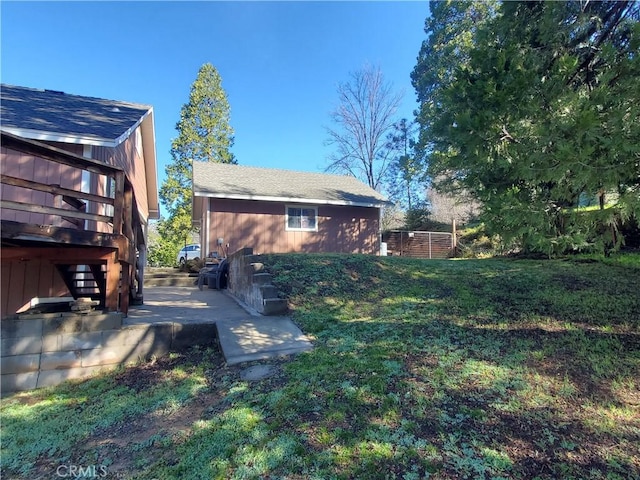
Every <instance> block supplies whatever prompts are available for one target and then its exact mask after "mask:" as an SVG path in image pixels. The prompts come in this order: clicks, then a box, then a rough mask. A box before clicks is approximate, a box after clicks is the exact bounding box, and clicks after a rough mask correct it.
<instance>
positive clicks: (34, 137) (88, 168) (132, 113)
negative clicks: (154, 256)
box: [0, 85, 159, 317]
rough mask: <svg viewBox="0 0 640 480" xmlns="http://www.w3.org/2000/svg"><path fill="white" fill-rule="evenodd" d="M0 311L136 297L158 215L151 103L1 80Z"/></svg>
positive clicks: (112, 304)
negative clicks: (55, 301)
mask: <svg viewBox="0 0 640 480" xmlns="http://www.w3.org/2000/svg"><path fill="white" fill-rule="evenodd" d="M0 95H1V105H0V106H1V111H0V118H1V130H2V141H1V152H0V173H1V174H2V177H1V181H2V191H1V195H0V196H1V202H2V203H1V207H2V210H1V212H0V217H1V221H2V225H1V228H2V230H1V234H2V250H1V254H0V255H1V257H0V260H1V267H2V270H1V294H2V299H1V305H0V306H1V309H2V310H1V315H2V317H5V316H7V315H12V314H15V313H19V312H23V311H26V310H28V309H30V308H32V307H33V306H34V305H36V304H37V303H38V302H40V301H41V299H51V298H52V297H53V298H57V297H73V298H75V299H78V298H80V297H90V298H92V299H94V300H95V301H97V302H99V305H100V307H102V308H103V309H106V310H111V311H121V312H123V313H125V314H126V312H127V310H128V306H129V302H130V300H131V299H133V300H134V301H138V302H139V301H141V298H142V287H143V278H144V264H145V256H146V238H147V225H148V222H149V220H150V219H153V218H158V214H159V209H158V188H157V174H156V152H155V133H154V123H153V108H152V107H150V106H148V105H139V104H134V103H127V102H121V101H113V100H104V99H99V98H92V97H84V96H78V95H69V94H66V93H62V92H58V91H52V90H38V89H32V88H24V87H17V86H11V85H2V86H1V87H0Z"/></svg>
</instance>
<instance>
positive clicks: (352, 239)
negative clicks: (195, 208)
mask: <svg viewBox="0 0 640 480" xmlns="http://www.w3.org/2000/svg"><path fill="white" fill-rule="evenodd" d="M209 206H210V207H209V209H210V216H209V245H208V246H206V247H207V248H205V251H207V252H210V251H219V249H218V246H217V239H218V238H219V237H222V238H223V239H224V243H225V244H227V243H228V244H229V245H230V246H229V250H230V253H231V252H234V251H236V250H239V249H241V248H243V247H252V248H253V249H254V252H256V253H285V252H308V253H318V252H342V253H367V254H377V253H378V251H379V248H380V242H379V234H378V231H379V211H378V209H377V208H365V207H348V206H327V205H320V206H318V231H317V232H300V231H287V230H286V228H285V218H286V217H285V209H286V204H285V203H279V202H260V201H251V200H228V199H211V200H210V201H209ZM202 228H206V222H203V224H202Z"/></svg>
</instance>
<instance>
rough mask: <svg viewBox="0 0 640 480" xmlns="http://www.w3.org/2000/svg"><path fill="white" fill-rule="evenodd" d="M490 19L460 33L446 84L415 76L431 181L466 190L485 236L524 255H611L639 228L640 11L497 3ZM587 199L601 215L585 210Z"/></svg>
mask: <svg viewBox="0 0 640 480" xmlns="http://www.w3.org/2000/svg"><path fill="white" fill-rule="evenodd" d="M439 7H440V8H441V9H442V11H447V10H448V9H453V10H454V11H456V10H457V9H459V8H460V5H459V4H458V3H456V2H454V3H451V4H449V3H442V4H439ZM434 11H438V10H436V9H434ZM441 13H442V12H441ZM496 13H497V15H489V17H488V18H487V19H486V20H485V21H484V22H483V23H481V24H480V26H476V27H474V28H473V29H471V30H469V26H468V25H466V26H463V25H462V24H461V23H458V27H459V28H462V29H465V30H466V31H468V32H470V35H471V36H470V38H471V42H470V45H469V46H468V48H467V49H466V54H465V58H464V61H461V62H460V63H459V64H458V65H455V66H452V65H448V66H449V67H451V69H450V70H449V71H448V73H447V75H446V76H445V77H444V80H443V81H440V82H439V81H438V79H437V77H434V73H433V71H432V70H433V68H435V67H438V66H439V65H438V64H437V62H436V63H434V64H429V62H432V63H433V60H426V57H424V56H423V55H421V58H423V59H424V61H423V63H419V67H420V68H418V67H416V70H414V85H415V86H416V88H417V89H418V91H419V92H421V93H419V96H420V95H422V97H421V99H422V102H423V104H422V106H423V107H424V108H422V109H421V111H420V116H419V117H418V121H419V122H420V124H421V126H422V128H423V131H422V137H421V138H422V139H426V140H425V142H427V141H428V145H427V144H426V143H425V142H423V143H422V144H421V146H423V148H424V147H426V148H427V150H428V157H429V162H430V165H429V169H430V173H431V175H432V176H433V177H435V178H443V179H446V181H445V182H442V183H445V184H448V185H449V186H450V187H454V188H455V187H458V188H466V189H468V191H469V192H470V193H472V194H473V195H475V196H476V197H477V198H478V199H480V200H481V202H482V204H483V209H484V212H483V217H484V219H485V221H486V222H487V226H488V227H489V229H490V231H493V232H496V233H500V234H501V235H502V236H503V237H504V238H505V239H507V240H513V241H514V242H516V244H518V245H520V246H521V247H522V248H523V249H524V250H528V251H536V252H544V253H546V254H548V255H553V254H558V253H564V252H567V251H575V250H600V251H603V250H609V249H616V248H618V247H619V246H620V244H621V242H622V238H621V235H620V228H621V227H622V226H624V225H625V224H628V223H629V222H631V221H632V220H633V218H634V217H635V218H638V217H639V216H640V162H639V161H638V159H639V158H640V129H639V128H638V124H639V123H640V83H639V80H638V79H639V78H640V63H639V61H640V58H639V56H638V51H639V49H638V47H639V46H640V28H639V27H638V16H639V14H640V6H639V5H638V4H635V3H633V2H614V1H610V2H575V1H569V2H517V3H516V2H504V3H502V4H501V5H500V7H499V9H498V11H497V12H496ZM443 18H446V15H441V16H440V20H442V19H443ZM432 26H433V27H436V26H437V25H436V24H434V23H432ZM439 28H444V27H442V26H440V27H439ZM446 28H447V29H450V28H453V29H454V30H455V27H451V26H448V27H446ZM434 38H437V36H436V37H434ZM428 42H429V41H428ZM425 62H426V65H425ZM425 72H431V73H428V74H427V73H425ZM434 78H435V79H434ZM425 79H427V80H425ZM425 82H426V84H425ZM434 82H435V83H434ZM426 85H428V88H427V86H426ZM588 198H597V199H598V201H597V202H596V203H597V205H598V208H596V209H595V210H585V209H581V208H580V207H581V204H582V203H583V202H584V200H585V199H588Z"/></svg>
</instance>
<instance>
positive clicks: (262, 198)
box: [193, 191, 386, 208]
mask: <svg viewBox="0 0 640 480" xmlns="http://www.w3.org/2000/svg"><path fill="white" fill-rule="evenodd" d="M193 196H194V198H195V197H207V198H220V199H228V200H256V201H262V202H286V203H307V204H313V205H338V206H344V207H369V208H382V207H383V206H384V205H385V204H386V202H384V201H377V202H351V201H348V200H331V199H319V198H296V197H277V196H268V195H251V194H232V193H216V192H201V191H194V192H193Z"/></svg>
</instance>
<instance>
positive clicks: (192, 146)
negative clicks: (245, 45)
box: [158, 63, 236, 251]
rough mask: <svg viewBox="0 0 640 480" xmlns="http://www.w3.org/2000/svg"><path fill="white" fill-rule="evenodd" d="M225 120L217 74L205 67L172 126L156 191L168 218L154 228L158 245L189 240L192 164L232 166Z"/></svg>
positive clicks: (226, 111)
mask: <svg viewBox="0 0 640 480" xmlns="http://www.w3.org/2000/svg"><path fill="white" fill-rule="evenodd" d="M229 118H230V109H229V102H228V100H227V95H226V93H225V91H224V89H223V88H222V79H221V77H220V74H219V73H218V71H217V70H216V68H215V67H214V66H213V65H211V64H210V63H206V64H204V65H202V67H200V70H199V71H198V75H197V77H196V79H195V81H194V82H193V84H192V85H191V91H190V93H189V101H188V102H187V103H185V104H184V105H183V106H182V109H181V111H180V120H179V121H178V123H177V124H176V130H177V131H178V136H177V137H176V138H175V139H174V140H173V141H172V143H171V159H172V161H171V163H170V164H168V165H167V167H166V175H167V177H166V179H165V181H164V182H163V184H162V186H161V187H160V200H161V201H162V203H163V205H164V206H165V207H166V209H167V211H168V218H166V219H164V220H163V221H161V222H160V225H159V226H158V231H159V233H160V235H161V241H164V242H171V243H172V244H174V245H175V246H176V247H177V246H179V245H181V244H183V243H184V242H186V241H187V239H188V238H190V236H191V232H192V226H191V197H192V184H193V181H192V165H193V162H194V161H199V162H218V163H236V160H235V158H234V156H233V154H232V153H231V151H230V149H231V147H232V146H233V129H232V128H231V126H230V124H229ZM176 251H177V250H176Z"/></svg>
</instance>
